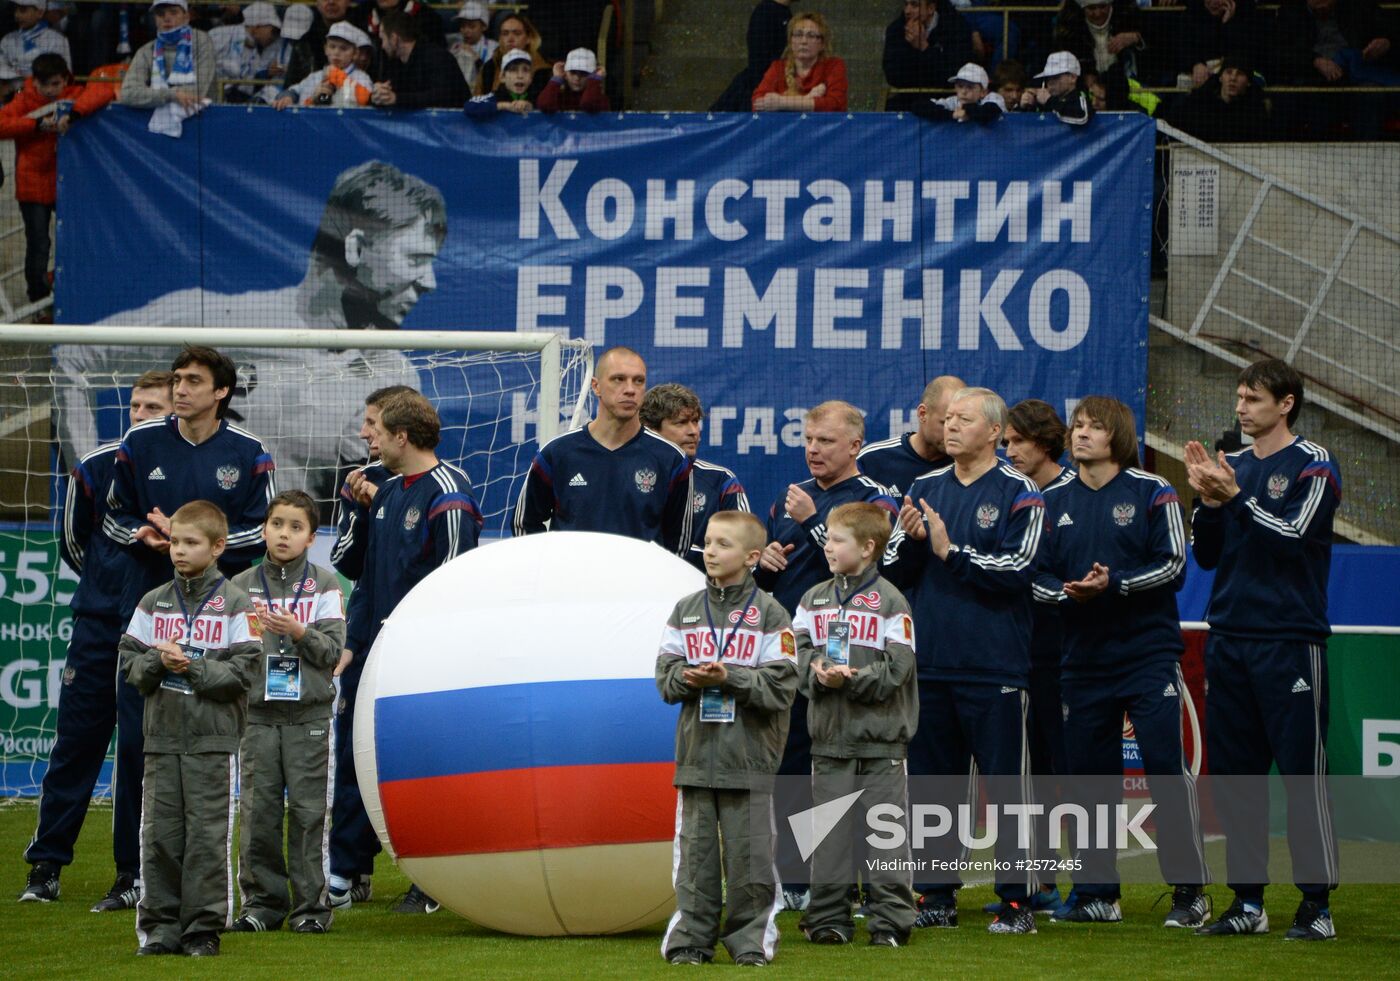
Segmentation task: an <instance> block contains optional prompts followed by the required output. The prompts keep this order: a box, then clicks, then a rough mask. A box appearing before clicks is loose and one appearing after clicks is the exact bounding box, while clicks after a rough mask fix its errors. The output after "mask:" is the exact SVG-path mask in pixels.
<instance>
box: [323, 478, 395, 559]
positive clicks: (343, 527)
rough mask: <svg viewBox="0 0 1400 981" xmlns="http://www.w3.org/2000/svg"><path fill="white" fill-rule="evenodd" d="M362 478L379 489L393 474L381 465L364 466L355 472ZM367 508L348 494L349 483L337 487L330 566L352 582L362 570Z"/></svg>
mask: <svg viewBox="0 0 1400 981" xmlns="http://www.w3.org/2000/svg"><path fill="white" fill-rule="evenodd" d="M355 472H356V473H362V474H364V475H365V479H366V480H368V481H369V482H370V483H371V484H373V485H374V486H375V487H383V486H384V483H385V481H387V480H389V478H390V477H392V476H394V471H392V470H390V469H389V468H388V467H386V466H384V465H383V464H382V463H373V462H371V463H367V464H365V465H364V466H363V467H360V468H359V469H358V470H356V471H355ZM371 506H372V504H371V505H369V506H367V505H364V504H361V503H360V502H359V501H357V500H355V495H354V494H351V493H350V482H349V481H348V480H347V481H346V482H345V483H343V484H341V485H340V496H339V497H337V498H336V501H335V546H334V547H333V548H332V549H331V566H332V567H334V569H335V571H336V572H338V573H340V574H341V575H342V576H344V577H345V578H346V579H349V580H350V581H351V582H354V581H355V580H356V579H359V578H360V573H362V572H364V569H365V551H366V550H367V548H368V547H369V515H370V507H371Z"/></svg>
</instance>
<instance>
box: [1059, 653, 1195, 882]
mask: <svg viewBox="0 0 1400 981" xmlns="http://www.w3.org/2000/svg"><path fill="white" fill-rule="evenodd" d="M1060 686H1061V697H1062V698H1063V699H1064V704H1065V706H1066V708H1067V709H1068V711H1067V712H1066V713H1065V715H1064V731H1065V755H1066V760H1067V763H1068V766H1069V772H1070V773H1071V774H1073V775H1075V776H1079V777H1085V778H1094V777H1100V778H1106V779H1088V780H1080V781H1073V783H1074V786H1075V790H1074V792H1072V793H1071V795H1070V796H1071V797H1080V796H1087V798H1088V799H1086V800H1080V801H1077V802H1078V803H1081V804H1083V805H1085V806H1086V808H1087V806H1088V805H1090V804H1094V805H1097V804H1108V805H1109V806H1110V808H1113V807H1115V806H1116V805H1117V804H1119V803H1121V802H1122V800H1123V714H1124V713H1125V712H1126V713H1127V714H1128V718H1129V719H1131V720H1132V723H1133V730H1134V733H1135V734H1136V737H1137V744H1138V749H1139V751H1140V752H1141V754H1142V768H1143V772H1144V773H1146V775H1147V784H1148V788H1149V789H1150V790H1151V791H1152V802H1153V803H1154V804H1156V805H1157V806H1156V809H1155V810H1154V811H1153V812H1152V819H1153V822H1154V823H1155V824H1156V826H1157V840H1156V843H1157V862H1158V865H1159V867H1160V868H1161V870H1162V878H1163V879H1165V880H1166V881H1167V882H1168V883H1170V884H1171V885H1197V886H1199V885H1204V884H1205V883H1207V882H1209V881H1210V879H1209V872H1208V870H1207V868H1206V860H1205V849H1204V846H1203V845H1202V843H1201V810H1200V801H1199V798H1198V797H1197V793H1196V780H1195V777H1194V776H1193V775H1192V774H1191V769H1190V766H1189V765H1188V763H1187V761H1186V757H1185V754H1184V752H1183V749H1182V741H1181V699H1182V698H1189V697H1190V695H1189V693H1188V692H1187V691H1186V681H1185V679H1184V678H1183V677H1182V675H1181V665H1180V664H1179V663H1178V662H1176V661H1153V662H1149V663H1147V664H1144V665H1141V666H1140V667H1137V668H1134V669H1132V670H1130V671H1128V672H1126V673H1125V674H1121V675H1117V676H1108V677H1087V678H1086V677H1078V678H1075V677H1065V678H1063V679H1062V680H1061V682H1060ZM1089 813H1090V814H1093V813H1094V811H1093V810H1090V811H1089ZM1095 840H1096V838H1095V836H1094V835H1091V836H1090V843H1091V845H1092V844H1093V843H1094V841H1095ZM1111 840H1112V839H1111V838H1110V841H1111ZM1129 843H1130V844H1131V839H1129ZM1079 858H1080V859H1081V861H1082V862H1083V866H1082V869H1081V871H1080V872H1079V873H1077V874H1076V875H1075V876H1074V888H1075V889H1076V890H1078V892H1079V894H1080V895H1081V896H1092V897H1095V898H1098V899H1105V900H1115V899H1117V898H1119V895H1120V893H1121V890H1120V884H1119V881H1118V861H1117V853H1116V850H1115V848H1114V847H1112V846H1110V847H1109V848H1107V849H1101V848H1095V847H1089V848H1084V849H1081V850H1080V851H1079Z"/></svg>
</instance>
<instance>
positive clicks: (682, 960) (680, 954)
mask: <svg viewBox="0 0 1400 981" xmlns="http://www.w3.org/2000/svg"><path fill="white" fill-rule="evenodd" d="M666 963H668V964H703V963H705V953H704V951H702V950H701V949H700V948H699V947H677V948H676V949H675V950H673V951H671V952H670V953H669V954H667V955H666Z"/></svg>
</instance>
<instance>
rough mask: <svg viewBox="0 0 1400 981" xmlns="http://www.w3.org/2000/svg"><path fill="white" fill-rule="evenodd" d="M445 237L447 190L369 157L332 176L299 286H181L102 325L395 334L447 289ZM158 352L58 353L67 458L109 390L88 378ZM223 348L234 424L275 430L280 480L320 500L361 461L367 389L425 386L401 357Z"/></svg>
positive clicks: (80, 448) (85, 439)
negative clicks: (440, 260) (230, 375)
mask: <svg viewBox="0 0 1400 981" xmlns="http://www.w3.org/2000/svg"><path fill="white" fill-rule="evenodd" d="M446 237H447V206H446V204H445V203H444V201H443V198H442V194H441V193H440V192H439V191H438V189H437V188H435V187H433V186H432V185H430V184H428V183H426V182H425V181H423V180H421V179H419V178H417V177H413V176H411V175H409V174H405V173H404V172H403V171H401V170H399V169H398V168H397V167H395V166H394V165H392V164H388V163H384V162H382V161H378V160H372V161H368V162H366V163H362V164H360V165H358V166H355V167H351V168H350V169H348V170H345V171H343V172H342V173H341V174H340V175H339V176H338V177H336V180H335V184H334V186H333V187H332V188H331V191H330V195H329V196H328V198H327V200H326V207H325V211H324V212H323V213H322V216H321V222H320V227H319V228H318V229H317V231H316V237H315V239H314V241H313V242H312V244H311V255H310V260H309V262H308V263H307V269H306V274H305V276H304V277H303V278H302V280H301V282H300V283H297V284H296V285H293V286H287V287H284V288H282V289H275V290H253V291H249V292H245V293H214V292H211V291H208V290H205V289H203V288H202V287H198V286H196V287H193V288H191V289H183V290H176V291H175V292H172V293H167V294H165V295H164V296H161V297H158V298H156V299H155V300H152V301H151V302H150V303H148V304H146V305H145V306H142V307H138V308H136V309H134V310H127V311H125V312H122V313H117V314H114V315H112V316H110V317H108V318H107V319H106V320H104V321H103V323H104V324H113V325H123V326H128V325H129V326H143V327H190V328H195V329H197V328H200V327H267V328H281V329H315V330H394V329H397V328H399V327H400V326H402V324H403V321H404V319H405V318H406V317H407V316H408V314H409V313H410V312H411V311H412V310H413V308H414V307H415V306H416V305H417V304H418V301H419V300H420V299H422V298H423V297H424V296H425V295H427V294H428V293H429V292H431V291H432V290H434V289H436V288H437V279H436V276H435V274H434V271H433V263H434V261H435V260H436V259H437V254H438V250H439V249H441V247H442V243H443V240H444V239H445V238H446ZM192 339H193V337H192ZM160 353H161V352H160V351H159V350H157V349H142V348H122V347H118V346H116V345H113V346H98V345H84V346H62V347H59V348H58V349H57V350H56V353H55V357H56V361H57V367H58V371H59V373H60V374H61V375H63V376H64V377H65V378H66V379H67V381H68V383H66V384H60V385H58V386H57V393H58V401H59V409H60V423H59V426H60V437H61V439H62V441H63V445H64V448H65V450H66V452H67V454H68V455H69V456H70V457H73V458H77V457H80V456H81V455H82V454H83V453H85V452H87V450H88V449H90V448H91V447H92V446H93V445H95V444H96V440H97V427H96V425H95V422H94V418H93V411H94V404H95V401H96V399H97V397H98V394H99V390H98V389H97V388H95V387H94V382H93V381H92V380H93V379H95V378H111V377H112V376H113V375H114V374H115V375H120V374H121V373H123V372H124V371H126V370H130V368H132V367H134V366H136V365H140V366H142V367H144V365H145V363H146V362H147V361H149V360H150V359H151V358H153V357H155V358H158V357H159V356H160ZM172 353H173V352H172ZM227 353H228V354H229V355H230V356H231V357H232V358H233V359H234V360H235V362H237V363H238V377H239V381H240V386H239V388H237V389H235V391H234V397H233V403H232V404H231V406H230V407H229V413H228V415H229V418H230V419H232V420H234V421H236V422H238V423H239V424H240V425H241V426H243V427H244V428H246V429H249V430H251V431H252V432H255V433H258V434H260V435H262V436H264V437H265V438H266V440H267V445H268V449H269V450H270V451H271V452H272V454H273V455H274V458H275V459H276V460H277V461H278V481H279V486H281V487H282V488H283V489H291V490H305V491H307V492H308V493H310V494H311V495H312V496H313V497H315V498H317V499H319V500H328V499H330V497H331V496H332V494H333V492H334V486H335V478H336V473H337V468H338V466H339V464H341V463H342V462H352V461H359V460H362V459H364V450H363V447H362V446H361V445H360V439H359V428H360V414H361V411H362V409H363V406H364V400H365V396H366V395H368V394H369V393H370V392H371V391H373V390H375V389H378V388H383V387H384V386H386V385H407V386H409V387H412V388H417V387H418V384H419V379H418V372H417V370H416V369H415V368H414V367H413V365H412V363H411V362H410V361H409V360H408V358H406V357H405V356H404V355H403V354H402V353H400V352H399V351H374V350H355V349H350V350H333V351H318V350H299V349H291V348H242V349H237V350H230V351H228V352H227ZM283 461H286V462H285V464H284V463H283Z"/></svg>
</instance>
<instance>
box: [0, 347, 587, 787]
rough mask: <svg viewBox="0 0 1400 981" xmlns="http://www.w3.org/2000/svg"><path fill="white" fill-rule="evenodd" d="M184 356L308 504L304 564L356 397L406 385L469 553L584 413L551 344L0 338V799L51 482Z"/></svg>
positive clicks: (53, 668) (116, 431)
mask: <svg viewBox="0 0 1400 981" xmlns="http://www.w3.org/2000/svg"><path fill="white" fill-rule="evenodd" d="M187 342H188V343H198V344H203V345H207V346H210V347H215V348H218V349H219V350H222V351H224V352H225V353H227V354H228V355H229V356H230V357H231V358H232V359H233V360H234V362H235V363H236V364H237V365H238V385H237V387H236V388H235V391H234V397H233V401H232V402H231V404H230V406H229V416H228V417H229V419H230V420H231V421H233V422H235V424H237V425H239V426H240V427H242V428H244V429H246V430H248V431H249V432H252V433H253V434H254V435H256V436H258V437H260V438H261V439H262V440H263V442H264V443H265V444H266V445H267V448H268V450H269V452H270V453H271V454H272V457H273V460H274V462H275V463H276V467H277V469H276V474H275V483H276V486H277V489H278V490H288V489H293V488H298V489H302V490H306V491H307V492H308V493H310V494H311V496H312V497H314V498H316V499H317V500H318V501H319V502H320V503H321V504H322V528H321V536H320V537H319V539H318V544H317V547H316V549H315V550H314V551H316V552H318V553H319V554H320V557H321V559H322V561H325V556H326V555H327V554H328V552H329V546H330V544H331V540H332V539H333V536H334V527H333V525H332V524H331V516H332V513H333V509H334V500H335V496H336V491H337V489H338V486H339V483H340V482H341V481H342V480H343V479H344V476H345V474H346V473H348V471H349V470H350V469H351V468H353V467H354V466H356V465H358V464H360V463H363V462H364V461H365V460H366V457H367V454H366V450H365V445H364V443H363V442H362V441H361V439H360V437H359V432H360V425H361V421H362V420H363V417H364V400H365V397H366V396H367V395H369V393H370V392H372V391H374V390H376V389H379V388H383V387H385V386H387V385H398V384H406V385H410V386H412V387H414V388H416V389H418V390H419V391H421V392H422V393H423V394H424V395H425V396H427V397H428V399H429V400H430V401H431V402H432V403H433V405H434V406H435V407H436V408H437V411H438V415H439V417H440V418H441V421H442V438H441V442H440V444H439V445H438V447H437V451H436V452H437V454H438V457H439V458H440V459H443V460H447V461H450V462H452V463H455V464H456V465H458V466H459V467H461V468H462V469H464V470H465V471H466V472H467V474H468V475H469V476H470V477H471V480H472V485H473V488H474V489H475V492H476V496H477V500H478V502H479V504H480V505H481V510H482V515H483V517H484V519H485V525H484V527H483V530H482V535H483V537H484V538H491V537H500V536H503V535H506V534H509V529H510V520H511V509H512V507H513V506H514V502H515V499H516V496H517V495H518V493H519V490H520V484H521V482H522V481H523V480H524V477H525V473H526V472H527V471H528V469H529V467H530V462H531V460H532V458H533V456H534V453H535V450H536V448H537V447H538V445H539V444H540V443H541V442H543V441H545V440H547V439H549V438H551V437H552V436H554V435H555V434H557V433H559V432H562V431H564V430H566V429H569V428H572V427H573V426H574V425H577V424H579V423H580V422H581V421H582V420H583V419H584V418H585V417H586V414H587V413H588V412H589V409H590V406H589V402H588V395H589V386H588V381H589V377H590V376H591V374H592V365H593V353H592V348H591V346H590V345H589V344H588V343H587V342H585V341H574V340H568V339H566V338H562V337H560V336H558V335H556V334H553V333H538V334H524V333H509V332H499V333H497V332H458V331H331V330H317V331H306V330H302V331H280V330H275V329H267V330H264V329H250V330H233V329H212V328H193V329H188V330H186V329H181V328H139V327H120V328H116V327H101V326H99V327H81V326H73V325H64V326H58V327H30V326H23V327H20V326H0V797H5V796H14V795H29V794H35V793H37V792H38V786H39V782H40V780H41V779H42V777H43V772H44V768H45V766H46V761H47V759H48V754H49V750H50V748H51V747H52V744H53V739H54V726H55V721H56V719H57V708H58V698H59V692H60V691H61V688H62V681H63V669H64V660H65V655H66V647H67V640H68V638H69V635H70V632H71V629H72V611H71V610H70V609H69V608H68V606H69V603H70V602H71V600H72V595H73V590H74V587H75V586H76V584H77V576H76V575H75V574H74V572H73V570H71V569H69V568H68V567H67V566H66V565H65V564H64V563H63V561H62V560H61V558H60V555H59V547H58V541H59V535H60V534H61V533H62V530H63V528H62V509H63V501H64V490H65V481H66V479H67V474H68V473H69V472H70V471H71V469H72V467H73V465H74V462H75V461H76V460H79V459H81V458H82V456H83V455H85V454H86V453H88V452H90V451H91V450H92V449H94V448H96V447H97V446H99V445H101V444H103V443H108V442H111V441H113V440H117V439H120V437H121V436H122V434H123V432H124V431H125V430H126V428H127V426H128V404H129V401H130V395H131V385H132V383H133V382H134V381H135V380H136V378H138V377H139V376H140V375H141V374H142V373H143V372H145V371H148V370H150V369H153V368H158V369H166V368H169V366H170V362H171V360H172V358H173V356H174V355H175V353H176V352H178V350H179V349H180V346H181V345H182V344H184V343H187ZM99 533H100V532H99ZM105 780H106V774H105V772H104V778H103V781H102V782H101V783H99V795H100V793H102V792H105V788H106V782H105Z"/></svg>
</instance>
